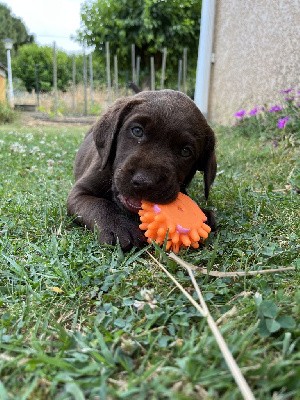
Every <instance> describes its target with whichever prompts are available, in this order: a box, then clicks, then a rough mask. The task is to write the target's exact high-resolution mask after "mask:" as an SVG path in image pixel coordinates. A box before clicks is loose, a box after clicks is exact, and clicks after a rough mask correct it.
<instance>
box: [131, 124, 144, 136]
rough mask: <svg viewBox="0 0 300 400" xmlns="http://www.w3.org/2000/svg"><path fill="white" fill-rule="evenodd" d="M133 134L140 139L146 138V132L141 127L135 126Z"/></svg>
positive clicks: (132, 129) (132, 130)
mask: <svg viewBox="0 0 300 400" xmlns="http://www.w3.org/2000/svg"><path fill="white" fill-rule="evenodd" d="M131 132H132V134H133V136H135V137H138V138H141V137H142V136H144V130H143V129H142V128H141V127H140V126H134V127H133V128H131Z"/></svg>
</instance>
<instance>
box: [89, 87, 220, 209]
mask: <svg viewBox="0 0 300 400" xmlns="http://www.w3.org/2000/svg"><path fill="white" fill-rule="evenodd" d="M94 140H95V143H96V147H97V149H98V152H99V155H100V158H101V160H102V164H101V167H102V168H105V167H106V165H110V167H111V168H112V170H113V192H114V196H115V200H117V201H118V202H119V203H120V204H121V205H122V206H124V207H125V208H126V209H127V210H129V211H131V212H137V211H138V209H139V208H140V202H141V200H147V201H150V202H155V203H160V204H164V203H169V202H171V201H173V200H174V199H175V198H176V197H177V194H178V192H179V191H183V190H184V189H185V187H186V186H187V185H188V184H189V182H190V181H191V179H192V177H193V176H194V174H195V172H196V170H197V169H198V170H201V171H203V172H204V183H205V196H206V198H207V197H208V194H209V188H210V185H211V184H212V182H213V180H214V178H215V174H216V160H215V153H214V148H215V136H214V133H213V131H212V130H211V128H210V127H209V125H208V124H207V122H206V120H205V118H204V117H203V115H202V114H201V112H200V111H199V109H198V108H197V106H196V105H195V103H194V102H193V101H192V100H191V99H190V98H189V97H188V96H186V95H184V94H183V93H181V92H176V91H172V90H162V91H146V92H141V93H138V94H137V95H135V96H132V97H129V98H124V99H120V100H118V101H117V102H116V103H115V104H114V105H113V106H111V107H110V108H109V109H108V110H107V112H106V113H105V114H104V116H103V117H102V119H101V120H100V121H99V123H98V124H97V125H96V126H95V128H94Z"/></svg>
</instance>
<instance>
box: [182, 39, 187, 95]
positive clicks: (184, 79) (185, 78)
mask: <svg viewBox="0 0 300 400" xmlns="http://www.w3.org/2000/svg"><path fill="white" fill-rule="evenodd" d="M182 75H183V92H184V93H185V94H186V93H187V85H186V80H187V48H186V47H185V48H184V49H183V71H182Z"/></svg>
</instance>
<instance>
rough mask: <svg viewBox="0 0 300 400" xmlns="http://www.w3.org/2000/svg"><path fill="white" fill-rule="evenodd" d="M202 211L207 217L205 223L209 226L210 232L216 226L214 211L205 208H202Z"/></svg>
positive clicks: (215, 228) (214, 229)
mask: <svg viewBox="0 0 300 400" xmlns="http://www.w3.org/2000/svg"><path fill="white" fill-rule="evenodd" d="M202 211H203V212H204V214H205V215H206V217H207V221H206V224H207V225H208V226H209V227H210V228H211V231H212V232H215V231H216V230H217V228H218V226H217V221H216V217H215V213H214V212H213V211H211V210H205V209H204V210H203V209H202Z"/></svg>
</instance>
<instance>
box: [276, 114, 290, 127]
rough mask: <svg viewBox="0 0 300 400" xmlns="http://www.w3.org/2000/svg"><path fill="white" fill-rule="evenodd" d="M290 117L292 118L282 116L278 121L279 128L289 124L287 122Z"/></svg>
mask: <svg viewBox="0 0 300 400" xmlns="http://www.w3.org/2000/svg"><path fill="white" fill-rule="evenodd" d="M289 119H290V118H289V117H284V118H280V119H279V120H278V122H277V128H278V129H284V127H285V125H286V124H287V122H288V121H289Z"/></svg>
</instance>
